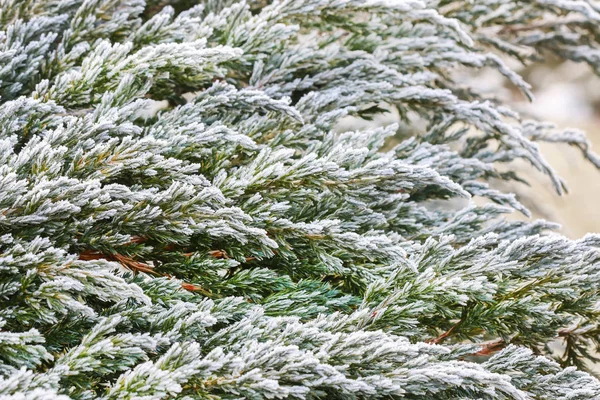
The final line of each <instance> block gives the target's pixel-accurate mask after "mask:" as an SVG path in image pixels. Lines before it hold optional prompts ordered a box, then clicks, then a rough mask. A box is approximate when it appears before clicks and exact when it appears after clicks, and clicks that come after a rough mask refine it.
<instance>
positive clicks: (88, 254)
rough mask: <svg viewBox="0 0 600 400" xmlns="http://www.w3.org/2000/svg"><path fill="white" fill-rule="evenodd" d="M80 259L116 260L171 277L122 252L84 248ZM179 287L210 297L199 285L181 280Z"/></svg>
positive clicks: (151, 272) (137, 268) (138, 268)
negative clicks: (104, 252) (106, 252)
mask: <svg viewBox="0 0 600 400" xmlns="http://www.w3.org/2000/svg"><path fill="white" fill-rule="evenodd" d="M79 259H80V260H85V261H90V260H107V261H116V262H118V263H120V264H121V265H122V266H124V267H125V268H127V269H129V270H132V271H134V272H145V273H148V274H152V275H157V276H164V277H166V278H172V276H171V275H168V274H163V273H160V272H158V271H155V270H154V268H153V267H152V266H151V265H149V264H146V263H143V262H140V261H136V260H134V259H133V258H131V257H129V256H124V255H122V254H118V253H117V254H103V253H99V252H97V251H93V250H84V251H82V252H81V253H80V254H79ZM181 287H182V288H183V289H185V290H189V291H190V292H199V293H202V294H204V295H205V296H207V297H211V296H212V293H211V292H210V291H208V290H206V289H204V288H202V287H201V286H198V285H194V284H192V283H188V282H182V283H181Z"/></svg>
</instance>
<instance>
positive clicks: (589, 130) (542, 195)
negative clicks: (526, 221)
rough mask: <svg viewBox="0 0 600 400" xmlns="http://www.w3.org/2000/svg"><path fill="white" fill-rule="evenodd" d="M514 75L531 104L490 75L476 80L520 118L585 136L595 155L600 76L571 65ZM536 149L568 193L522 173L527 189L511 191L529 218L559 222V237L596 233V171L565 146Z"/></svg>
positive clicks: (599, 210) (599, 221)
mask: <svg viewBox="0 0 600 400" xmlns="http://www.w3.org/2000/svg"><path fill="white" fill-rule="evenodd" d="M520 72H521V74H522V75H523V76H524V77H525V78H526V80H527V81H528V82H529V83H531V84H532V85H533V89H534V93H535V100H534V101H533V102H531V103H530V102H527V101H526V100H525V98H524V97H523V96H522V95H521V94H520V93H518V92H517V91H515V90H514V89H513V88H510V87H508V86H507V85H506V82H503V78H502V77H501V76H498V74H497V73H495V72H493V71H486V72H484V73H483V74H482V75H481V76H479V77H478V78H477V81H478V84H479V85H486V86H487V87H486V88H485V89H487V90H490V91H493V90H498V89H499V88H501V89H500V90H502V91H503V93H499V95H500V96H502V97H507V100H508V103H509V104H510V103H512V104H513V105H514V108H515V109H517V110H519V111H520V112H521V114H529V115H530V116H532V117H534V118H535V119H540V120H545V121H551V122H554V123H555V124H556V125H557V126H558V127H559V128H578V129H580V130H582V131H584V132H586V134H587V137H588V139H589V140H590V142H591V143H592V149H593V150H594V151H595V153H596V154H600V77H598V76H596V75H595V74H594V73H593V72H592V71H591V70H590V68H589V67H588V66H587V65H585V64H576V63H573V62H561V63H556V64H553V63H544V64H538V65H534V66H532V67H528V68H526V69H523V70H521V71H520ZM480 87H481V86H480ZM541 147H542V151H543V153H544V155H545V156H546V158H547V159H548V161H549V162H550V164H551V165H552V166H553V167H554V168H555V169H556V170H557V172H558V173H559V174H560V176H562V178H563V179H564V180H565V181H566V183H567V187H568V189H569V193H568V194H566V195H564V196H558V195H557V194H556V193H555V192H554V191H553V190H552V187H551V185H550V184H549V182H548V180H547V178H544V177H543V176H541V174H537V173H535V171H531V168H527V169H525V170H524V171H525V174H526V175H527V176H528V178H529V179H528V180H529V181H530V183H531V187H527V186H524V185H523V186H520V187H517V188H516V192H517V194H519V195H520V197H521V199H522V201H523V203H524V204H525V205H526V206H528V207H529V208H530V209H531V210H532V212H533V214H534V217H538V218H545V219H548V220H552V221H555V222H558V223H560V224H561V225H562V226H563V229H562V231H561V233H563V234H564V235H566V236H569V237H571V238H580V237H582V236H583V235H585V234H586V233H588V232H597V233H600V170H598V169H596V168H595V167H594V166H593V165H592V164H591V163H589V162H588V161H586V160H585V159H584V158H583V157H582V155H581V153H580V151H579V150H578V149H575V148H572V147H570V146H568V145H562V144H560V145H558V144H547V143H542V144H541ZM511 189H515V188H513V187H511Z"/></svg>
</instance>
